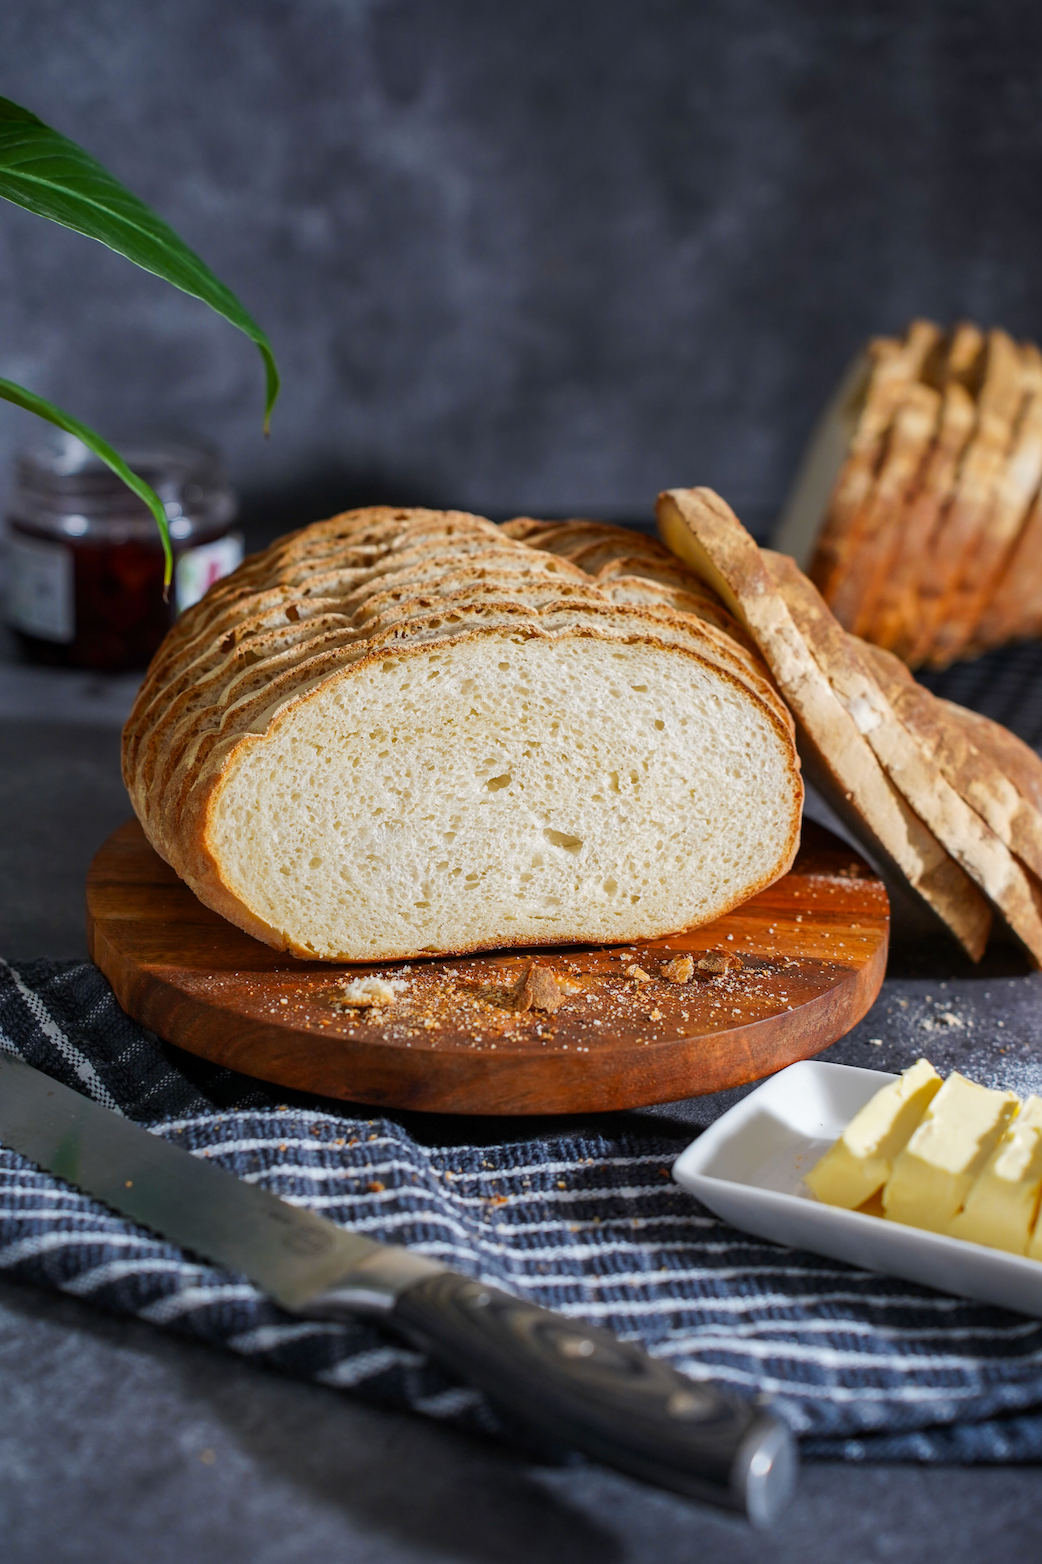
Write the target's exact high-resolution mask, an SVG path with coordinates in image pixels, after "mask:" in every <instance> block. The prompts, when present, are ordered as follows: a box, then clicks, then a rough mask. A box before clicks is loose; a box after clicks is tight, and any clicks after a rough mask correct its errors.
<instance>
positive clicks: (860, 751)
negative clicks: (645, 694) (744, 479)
mask: <svg viewBox="0 0 1042 1564" xmlns="http://www.w3.org/2000/svg"><path fill="white" fill-rule="evenodd" d="M658 519H659V528H660V531H661V533H662V537H663V540H664V542H665V543H666V544H667V545H668V546H669V547H670V548H671V549H672V550H673V552H674V553H675V554H677V555H678V557H679V558H681V559H683V560H684V562H685V563H686V564H688V565H690V566H691V567H692V568H693V569H694V570H695V571H696V572H697V573H698V574H699V575H700V576H701V577H702V579H703V581H705V582H706V583H707V585H709V586H710V587H712V588H713V590H714V591H715V592H717V593H718V594H719V595H720V596H721V597H722V598H723V599H724V601H725V602H726V603H727V605H728V607H729V608H730V609H731V611H732V613H734V614H736V615H740V616H741V618H742V619H743V622H744V624H745V626H746V628H747V630H748V631H749V633H750V634H751V635H752V636H753V638H754V639H755V641H756V643H757V645H758V646H759V648H760V650H761V652H762V654H763V656H764V659H765V660H766V662H767V663H768V665H769V667H770V669H771V671H772V673H773V674H774V678H775V681H776V683H777V685H778V688H779V690H780V691H781V693H782V694H783V696H784V697H785V699H786V701H787V702H788V704H789V706H790V708H791V709H792V712H793V715H794V716H795V718H796V722H797V734H798V738H799V741H800V750H801V754H802V756H803V759H804V765H805V768H806V770H807V774H808V779H809V780H810V781H811V782H812V783H814V785H815V786H817V787H818V789H819V791H820V792H821V793H822V794H823V796H824V798H825V800H826V802H827V803H829V804H830V805H831V807H832V808H833V809H834V810H835V811H836V813H837V814H838V815H839V816H840V818H841V819H842V820H844V821H845V822H846V823H847V824H848V825H849V826H850V828H851V829H852V830H853V831H854V832H855V833H856V834H857V835H858V836H859V837H860V838H861V840H862V841H864V842H865V845H866V846H867V848H868V850H869V852H870V853H872V854H873V855H874V856H875V857H876V858H877V860H879V861H880V862H881V863H882V864H883V865H884V867H889V868H890V870H891V872H892V873H895V874H896V875H897V876H898V877H899V878H902V879H904V880H906V881H907V883H908V884H909V885H911V887H912V888H913V890H915V891H917V892H918V894H919V895H920V896H921V897H922V899H923V900H924V901H925V902H926V904H927V905H928V906H929V907H931V908H932V909H933V911H934V912H935V913H936V914H937V915H938V916H939V917H940V918H941V919H942V920H943V921H944V923H945V924H947V926H948V928H949V929H951V931H952V933H953V934H954V935H955V937H956V938H957V939H958V940H959V941H960V943H961V944H962V945H963V946H964V948H965V949H966V950H967V952H968V953H969V954H970V956H972V957H973V959H974V960H978V959H979V958H980V956H981V955H982V954H983V952H984V947H985V945H986V944H987V939H988V933H989V930H990V927H991V914H990V911H989V908H988V904H987V901H986V900H985V898H984V897H983V896H982V895H981V893H980V891H978V889H977V887H976V886H975V885H974V883H973V881H972V879H971V878H970V876H969V875H968V873H967V872H966V870H965V869H964V868H962V867H961V866H960V865H959V864H958V863H957V862H956V861H955V859H954V858H953V857H952V855H951V854H950V853H949V852H948V851H946V849H945V848H944V847H943V846H942V845H941V843H940V842H939V841H938V839H937V837H936V836H935V835H934V833H933V832H932V831H931V830H930V829H929V828H928V827H927V826H926V825H925V824H924V823H923V821H922V819H921V818H920V816H919V815H918V814H917V813H916V812H915V811H914V810H913V809H912V808H911V807H910V806H909V805H908V803H907V802H906V800H905V798H904V796H903V794H902V793H901V792H900V791H899V790H898V789H897V787H896V786H895V785H894V784H893V782H892V781H891V780H890V778H889V777H888V776H887V774H886V772H885V771H884V769H883V767H882V765H881V764H880V761H879V760H878V758H877V756H876V754H875V753H874V751H873V748H872V746H871V745H870V744H869V742H868V738H867V736H866V734H865V732H864V722H863V716H864V714H863V713H862V712H861V710H860V709H859V708H857V707H856V706H855V708H854V712H852V711H851V709H850V708H849V706H848V704H847V703H846V702H845V701H844V700H842V699H841V698H840V697H839V695H838V694H837V693H836V692H835V691H834V690H833V687H832V683H831V680H830V678H829V676H828V675H827V674H826V673H825V672H824V671H823V669H822V667H821V666H820V664H819V662H818V660H817V658H816V657H815V656H814V654H813V653H812V651H811V649H810V647H809V645H808V644H807V641H806V640H805V638H804V636H803V635H802V634H801V633H800V631H799V629H798V628H797V626H796V623H795V622H794V619H793V616H792V614H791V613H790V611H789V608H788V606H787V604H786V602H785V599H784V597H783V595H782V593H781V592H780V591H779V589H778V586H777V584H776V582H775V580H774V577H773V575H772V574H771V572H770V571H769V570H768V568H767V564H766V562H765V560H764V558H763V555H762V553H761V551H760V549H759V548H758V547H757V545H756V543H755V542H754V541H753V539H752V538H751V537H750V536H749V534H748V533H747V532H746V530H745V528H744V527H743V526H742V524H741V522H740V521H739V520H738V518H737V517H736V516H735V515H734V512H733V511H732V510H731V509H730V508H729V506H727V505H726V504H725V503H724V501H723V500H722V499H721V498H720V497H719V495H717V494H714V493H713V491H712V490H711V489H671V490H669V491H668V492H667V493H665V494H662V495H660V496H659V503H658ZM830 617H831V616H830ZM833 623H835V621H834V620H833ZM837 629H839V627H838V626H837ZM839 633H840V634H842V633H843V632H842V631H841V630H840V632H839Z"/></svg>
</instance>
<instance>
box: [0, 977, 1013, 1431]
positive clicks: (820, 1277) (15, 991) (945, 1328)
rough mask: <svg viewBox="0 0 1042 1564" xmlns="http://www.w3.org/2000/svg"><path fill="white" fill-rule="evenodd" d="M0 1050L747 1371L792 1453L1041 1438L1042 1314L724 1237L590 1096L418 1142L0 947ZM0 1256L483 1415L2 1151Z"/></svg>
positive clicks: (561, 1301) (333, 1371)
mask: <svg viewBox="0 0 1042 1564" xmlns="http://www.w3.org/2000/svg"><path fill="white" fill-rule="evenodd" d="M0 1048H3V1049H6V1050H8V1051H10V1052H12V1053H15V1054H17V1055H19V1056H20V1057H21V1058H24V1059H26V1060H27V1061H28V1062H29V1063H31V1064H34V1065H36V1066H37V1067H38V1068H40V1069H43V1070H45V1071H46V1072H47V1073H48V1074H50V1075H52V1076H54V1077H55V1078H56V1079H58V1080H62V1081H64V1082H66V1083H67V1084H68V1085H70V1086H73V1087H75V1088H76V1089H77V1090H79V1091H82V1092H84V1093H85V1094H86V1095H88V1096H91V1097H93V1098H94V1099H95V1100H97V1101H98V1102H102V1103H104V1104H106V1106H108V1107H110V1108H115V1109H117V1110H118V1111H120V1112H122V1113H125V1114H127V1115H128V1116H129V1117H131V1118H133V1119H136V1120H138V1121H140V1122H142V1123H145V1124H147V1125H148V1127H149V1128H150V1130H152V1132H153V1133H155V1134H157V1135H163V1136H165V1137H166V1138H167V1139H169V1140H172V1141H174V1142H176V1143H177V1144H178V1145H181V1146H184V1147H185V1148H186V1150H187V1151H189V1152H191V1153H192V1155H194V1156H197V1157H205V1158H207V1159H208V1160H212V1161H214V1162H217V1163H220V1165H221V1166H223V1167H225V1168H228V1169H230V1170H231V1171H232V1172H234V1173H236V1174H237V1175H238V1176H239V1177H240V1178H244V1179H247V1180H250V1181H252V1182H256V1183H261V1184H263V1185H264V1186H265V1187H266V1188H268V1189H271V1190H273V1191H275V1192H276V1193H278V1194H279V1195H281V1196H283V1197H284V1198H285V1199H287V1200H289V1201H292V1202H293V1203H296V1204H300V1205H305V1206H307V1207H309V1208H310V1209H312V1210H315V1211H319V1212H321V1213H322V1214H323V1215H324V1216H327V1217H329V1218H331V1219H332V1220H333V1221H334V1222H339V1223H343V1224H344V1225H347V1226H350V1227H352V1228H354V1229H356V1230H358V1231H361V1232H364V1233H369V1234H371V1235H372V1236H373V1237H375V1238H381V1239H387V1240H391V1241H395V1242H400V1243H405V1244H408V1245H409V1246H410V1247H411V1248H414V1249H416V1250H417V1251H418V1252H419V1253H421V1254H427V1255H432V1256H436V1257H437V1258H439V1259H443V1260H445V1261H447V1262H449V1263H450V1264H451V1265H453V1266H455V1267H456V1268H457V1269H459V1270H461V1271H465V1272H467V1273H468V1274H470V1275H473V1276H478V1277H481V1278H483V1279H485V1280H487V1281H489V1282H493V1283H497V1284H499V1285H501V1286H503V1287H506V1288H507V1289H508V1290H510V1291H512V1292H515V1293H517V1294H518V1295H520V1296H524V1297H528V1298H531V1299H533V1300H534V1301H536V1302H538V1303H541V1304H544V1305H546V1306H547V1307H550V1308H553V1309H557V1310H558V1311H560V1312H561V1313H562V1314H565V1315H568V1316H571V1317H573V1318H576V1319H583V1320H590V1321H594V1322H596V1323H599V1324H603V1325H606V1326H607V1327H608V1328H609V1329H611V1330H613V1331H615V1332H616V1333H617V1334H618V1335H620V1336H623V1337H627V1338H630V1339H634V1340H640V1341H642V1342H643V1343H644V1344H645V1346H646V1347H647V1348H648V1350H649V1351H651V1352H652V1353H654V1354H656V1355H657V1356H661V1357H664V1358H667V1359H668V1360H669V1361H670V1362H671V1363H672V1364H674V1365H675V1367H677V1368H678V1369H680V1370H681V1371H682V1372H684V1373H685V1374H689V1375H691V1376H692V1377H694V1378H696V1379H702V1378H712V1379H717V1380H720V1381H723V1382H725V1383H726V1384H728V1385H731V1386H733V1387H734V1388H736V1389H737V1390H739V1391H746V1392H753V1391H765V1392H767V1393H768V1394H769V1395H770V1396H771V1397H772V1398H773V1400H774V1404H775V1406H776V1408H777V1410H778V1411H779V1412H780V1413H781V1415H782V1416H783V1417H785V1418H786V1419H787V1420H788V1422H789V1423H790V1424H791V1426H792V1427H793V1428H794V1429H795V1430H796V1431H797V1433H798V1434H799V1435H800V1437H801V1439H802V1441H803V1445H804V1450H805V1453H806V1454H808V1455H816V1456H827V1457H839V1458H845V1459H848V1460H869V1459H880V1460H917V1461H960V1462H961V1461H1025V1460H1037V1459H1039V1458H1040V1456H1042V1323H1040V1322H1038V1321H1035V1320H1029V1319H1025V1318H1023V1317H1022V1316H1020V1315H1015V1314H1010V1313H1006V1312H1004V1311H1003V1310H1001V1309H995V1308H989V1307H986V1306H984V1305H981V1304H974V1303H969V1302H964V1301H961V1300H959V1299H955V1298H950V1297H946V1296H943V1295H941V1294H938V1293H933V1292H931V1291H929V1290H928V1289H926V1288H921V1287H916V1286H914V1285H912V1284H910V1283H908V1282H903V1281H898V1280H896V1279H893V1278H889V1277H882V1276H877V1275H873V1274H870V1273H868V1272H863V1271H858V1270H855V1269H853V1268H851V1267H849V1266H845V1265H842V1264H840V1263H838V1262H836V1261H833V1260H825V1259H821V1258H819V1257H816V1256H814V1255H808V1254H802V1253H796V1252H793V1251H791V1250H787V1249H783V1248H781V1247H779V1246H777V1245H773V1244H769V1243H766V1242H763V1241H762V1240H760V1239H756V1238H751V1237H749V1236H747V1235H745V1234H742V1233H739V1232H736V1231H735V1230H734V1229H732V1228H729V1227H727V1226H726V1225H725V1224H724V1223H722V1222H719V1221H717V1219H716V1218H715V1217H713V1216H711V1215H710V1214H709V1213H708V1212H707V1211H705V1210H704V1209H703V1208H702V1207H701V1206H699V1205H698V1204H697V1202H695V1201H694V1200H693V1199H692V1198H691V1197H690V1196H689V1195H687V1194H685V1193H684V1192H683V1191H682V1190H680V1189H679V1188H678V1187H677V1186H676V1185H675V1184H673V1183H672V1182H671V1180H670V1177H669V1170H670V1165H671V1162H672V1160H673V1158H674V1157H675V1156H676V1154H677V1153H678V1152H679V1151H680V1150H681V1149H682V1145H683V1142H682V1140H680V1139H676V1138H665V1137H662V1136H657V1137H656V1136H652V1135H641V1136H635V1135H634V1134H632V1133H626V1134H624V1133H620V1132H619V1130H618V1127H617V1125H618V1121H617V1120H615V1119H613V1117H612V1116H611V1115H604V1116H603V1117H602V1118H601V1119H600V1120H598V1121H597V1126H598V1129H597V1131H596V1132H590V1131H586V1132H584V1133H581V1134H576V1133H570V1134H569V1133H563V1134H559V1135H553V1136H550V1137H546V1136H543V1137H541V1138H538V1139H531V1140H524V1141H519V1142H514V1143H511V1144H498V1143H497V1144H493V1145H484V1146H476V1145H451V1146H440V1147H431V1146H428V1145H426V1144H424V1143H423V1129H424V1126H423V1125H422V1124H419V1125H418V1121H417V1120H415V1119H410V1118H409V1117H408V1116H406V1115H401V1116H398V1118H397V1119H395V1118H391V1117H382V1118H369V1117H366V1116H365V1111H364V1110H356V1109H352V1108H351V1107H350V1106H349V1105H344V1104H322V1103H317V1104H316V1101H315V1100H314V1099H311V1100H305V1099H303V1098H300V1099H293V1100H291V1101H287V1100H286V1099H285V1094H283V1093H281V1092H280V1090H279V1089H278V1088H269V1087H266V1086H264V1085H263V1084H261V1083H257V1082H253V1081H249V1080H247V1079H246V1078H244V1077H242V1076H237V1075H234V1074H232V1072H230V1071H226V1070H220V1069H217V1068H215V1067H213V1066H210V1065H207V1064H204V1063H202V1062H201V1061H199V1060H196V1059H193V1058H192V1057H191V1056H189V1055H186V1054H184V1053H182V1052H180V1051H179V1050H177V1049H174V1048H170V1047H168V1046H167V1045H165V1044H162V1043H160V1042H159V1041H158V1040H157V1039H156V1038H155V1037H154V1036H153V1035H152V1034H151V1033H149V1032H147V1031H145V1030H144V1029H143V1028H141V1027H139V1026H137V1025H136V1024H135V1023H134V1022H132V1021H130V1020H129V1019H128V1018H127V1016H125V1015H124V1014H123V1012H122V1011H121V1010H120V1009H119V1007H118V1006H117V1004H116V1002H115V1000H114V998H113V996H112V993H111V990H110V989H109V987H108V985H107V983H106V982H105V980H104V978H103V977H102V976H101V974H100V973H99V972H98V971H97V970H96V969H95V968H94V967H92V966H89V965H87V964H86V963H70V962H61V963H58V962H43V961H41V962H34V963H31V964H27V965H24V966H23V967H21V968H20V969H18V970H16V969H15V968H13V967H11V966H8V965H7V964H0ZM463 1127H464V1129H466V1128H467V1125H466V1123H465V1122H464V1125H463ZM0 1274H3V1275H7V1276H9V1277H11V1278H17V1279H20V1280H24V1281H26V1282H32V1283H35V1284H38V1285H40V1286H45V1287H52V1288H58V1289H60V1290H62V1291H63V1292H67V1293H72V1294H73V1295H75V1296H77V1297H80V1298H84V1299H88V1300H90V1301H91V1302H92V1303H94V1304H97V1305H100V1306H102V1307H104V1308H106V1309H109V1310H113V1311H115V1312H118V1313H125V1314H133V1315H136V1316H137V1317H138V1318H141V1319H146V1320H150V1321H152V1322H154V1323H155V1324H156V1325H159V1326H165V1327H169V1328H171V1329H175V1330H179V1331H183V1332H189V1333H191V1334H194V1335H196V1336H200V1337H203V1338H205V1339H206V1340H208V1341H210V1342H213V1343H216V1344H219V1345H221V1346H224V1347H227V1348H230V1349H232V1350H233V1351H235V1352H239V1353H243V1354H245V1355H247V1356H250V1357H252V1358H255V1359H258V1360H260V1361H263V1362H265V1363H266V1364H268V1365H271V1366H274V1367H278V1368H281V1369H284V1370H287V1371H289V1372H291V1373H294V1374H298V1375H302V1376H305V1377H307V1378H310V1379H315V1380H320V1381H322V1382H323V1383H325V1384H329V1385H335V1386H339V1387H343V1388H344V1389H349V1390H351V1391H352V1392H354V1393H355V1394H358V1395H362V1396H365V1397H367V1398H368V1399H369V1400H372V1401H376V1402H379V1403H381V1404H383V1405H384V1406H394V1407H402V1408H405V1407H408V1408H411V1409H412V1410H414V1411H418V1412H422V1413H426V1414H428V1415H430V1416H434V1417H440V1418H445V1419H448V1420H451V1421H453V1422H456V1423H459V1424H463V1425H465V1426H470V1427H471V1428H480V1429H484V1430H485V1431H502V1429H501V1425H500V1424H499V1422H498V1421H497V1418H496V1414H495V1413H494V1411H493V1410H492V1409H491V1408H489V1407H488V1406H487V1405H485V1404H484V1403H483V1401H482V1399H481V1397H480V1396H478V1395H477V1394H476V1393H474V1392H473V1391H470V1390H467V1389H465V1388H462V1387H460V1386H459V1385H456V1384H453V1383H452V1382H451V1381H450V1380H448V1379H447V1378H446V1377H445V1376H444V1375H443V1374H442V1373H441V1371H440V1370H438V1369H437V1368H435V1367H433V1366H432V1365H430V1364H429V1363H428V1362H427V1361H426V1360H425V1359H424V1357H423V1356H422V1355H421V1354H420V1353H418V1352H415V1351H412V1350H411V1349H409V1348H408V1347H406V1346H403V1345H402V1344H401V1343H400V1342H399V1341H397V1340H395V1339H394V1338H393V1337H392V1336H390V1335H387V1334H384V1333H383V1332H382V1331H381V1330H380V1329H378V1328H377V1327H375V1326H371V1325H365V1324H361V1323H360V1324H358V1325H357V1326H344V1325H333V1324H319V1323H310V1322H301V1321H299V1320H295V1319H293V1318H291V1317H290V1316H289V1315H286V1314H284V1313H282V1312H281V1311H280V1310H279V1309H278V1308H276V1307H275V1306H274V1305H273V1304H272V1303H270V1302H269V1301H268V1300H267V1299H266V1298H265V1297H264V1296H263V1295H262V1294H260V1293H258V1291H257V1290H256V1288H254V1287H253V1286H252V1285H251V1284H250V1283H249V1282H247V1281H246V1280H245V1279H244V1278H243V1277H241V1276H234V1275H231V1274H229V1273H227V1272H224V1271H222V1270H220V1269H219V1268H217V1267H216V1266H211V1265H206V1264H202V1263H198V1262H196V1261H194V1260H192V1259H189V1258H187V1257H186V1256H185V1255H184V1254H182V1253H181V1252H180V1251H179V1250H178V1249H176V1248H175V1247H174V1246H172V1245H171V1244H169V1243H165V1242H163V1241H162V1240H160V1239H158V1238H155V1237H153V1236H152V1235H151V1234H150V1233H148V1232H147V1231H144V1230H143V1229H141V1228H138V1227H135V1226H134V1225H133V1224H132V1223H130V1222H127V1221H124V1220H123V1219H122V1218H121V1217H119V1216H117V1215H115V1214H114V1213H113V1212H111V1211H110V1210H108V1209H107V1208H106V1207H104V1206H102V1205H100V1204H98V1202H96V1201H94V1200H91V1199H90V1198H88V1197H87V1196H86V1195H83V1194H81V1193H80V1192H79V1191H78V1190H76V1189H74V1188H72V1187H71V1186H69V1185H68V1184H64V1183H63V1182H62V1181H61V1180H59V1179H56V1178H53V1177H51V1176H50V1175H49V1174H46V1173H43V1172H41V1171H40V1170H39V1169H38V1168H36V1167H35V1166H33V1164H31V1163H29V1162H27V1161H26V1160H25V1159H24V1158H23V1157H20V1156H18V1155H17V1154H16V1153H15V1152H12V1151H9V1150H5V1149H3V1148H0Z"/></svg>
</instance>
